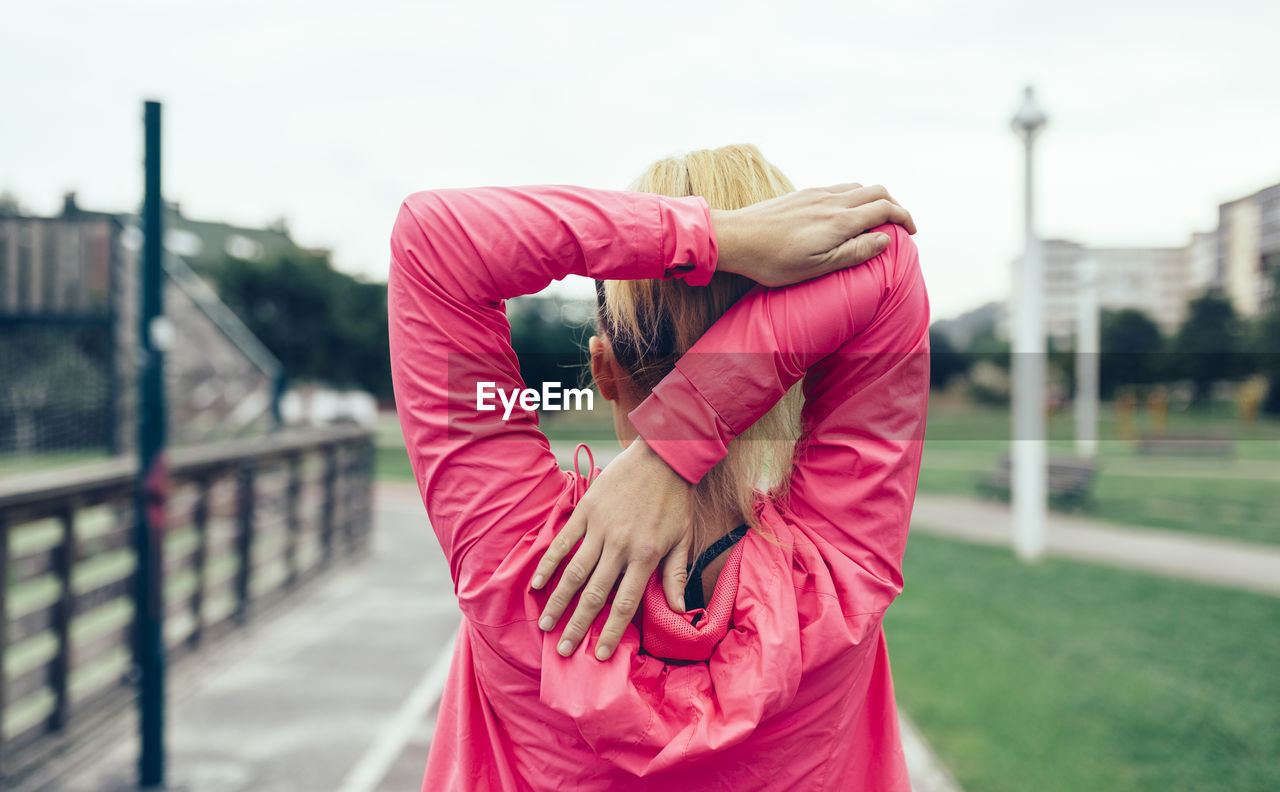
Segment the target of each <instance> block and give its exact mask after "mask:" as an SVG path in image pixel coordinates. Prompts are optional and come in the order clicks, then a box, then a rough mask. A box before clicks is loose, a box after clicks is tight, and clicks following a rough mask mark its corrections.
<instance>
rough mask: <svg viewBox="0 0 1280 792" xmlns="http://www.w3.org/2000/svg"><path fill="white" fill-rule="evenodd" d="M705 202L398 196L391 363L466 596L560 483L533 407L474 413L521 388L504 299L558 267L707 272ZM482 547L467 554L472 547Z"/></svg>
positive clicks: (698, 276)
mask: <svg viewBox="0 0 1280 792" xmlns="http://www.w3.org/2000/svg"><path fill="white" fill-rule="evenodd" d="M716 257H717V251H716V240H715V236H714V234H713V233H712V227H711V222H710V216H709V213H708V209H707V205H706V202H705V201H703V200H702V199H701V198H697V197H691V198H667V197H661V196H657V195H650V194H646V193H636V192H622V191H607V190H591V189H585V188H579V187H563V186H542V187H523V188H499V187H484V188H477V189H468V190H435V191H430V192H420V193H415V194H413V195H411V196H409V197H408V198H407V199H406V200H405V202H404V204H403V206H401V208H400V213H399V216H398V217H397V219H396V223H395V227H394V229H393V231H392V235H391V271H390V274H389V277H388V296H387V300H388V312H389V321H390V345H391V374H392V381H393V385H394V389H395V397H396V408H397V411H398V413H399V416H400V423H401V427H402V429H403V430H404V435H405V441H406V444H407V447H408V452H409V461H410V464H411V465H412V467H413V472H414V476H415V478H416V480H417V482H418V487H419V489H420V490H421V492H422V496H423V500H424V502H425V503H426V507H427V513H428V516H429V517H430V519H431V525H432V527H433V528H434V530H435V532H436V535H437V537H438V538H439V540H440V545H441V547H442V548H443V549H444V552H445V555H446V556H447V558H448V560H449V564H450V569H451V571H452V574H453V579H454V583H455V590H456V591H457V592H458V594H459V597H460V599H462V600H465V599H466V597H467V595H468V594H469V593H470V592H469V589H470V588H474V587H478V586H480V585H481V584H482V582H483V577H484V575H485V570H490V571H491V570H492V569H494V568H496V566H497V565H498V563H499V562H500V561H501V559H502V558H503V557H504V556H505V555H506V554H507V553H509V552H510V551H511V549H512V548H513V547H514V546H515V545H516V543H517V541H518V539H519V537H520V536H521V535H522V534H523V533H524V532H526V531H527V530H528V528H529V526H530V524H531V523H532V522H533V521H535V520H540V519H542V518H544V517H545V511H546V507H547V504H548V503H550V502H551V501H552V500H554V498H555V497H556V496H557V495H558V493H559V489H560V487H561V486H562V481H561V479H560V477H559V476H558V475H557V474H556V470H557V468H556V463H555V458H554V457H553V455H552V454H551V451H550V448H549V445H548V443H547V440H546V438H545V437H544V436H543V434H542V433H541V432H540V431H539V430H538V428H537V416H536V413H535V412H534V411H533V410H528V409H522V408H521V407H520V406H516V408H515V409H514V411H513V412H512V414H511V416H510V418H509V419H508V420H504V419H503V411H502V410H497V411H479V410H477V409H476V407H477V405H476V391H477V384H478V383H493V386H494V387H495V388H498V389H502V390H503V391H505V392H512V391H514V390H516V389H521V388H523V387H524V382H523V381H522V380H521V378H520V369H519V364H518V361H517V359H516V355H515V353H514V352H513V351H512V349H511V335H510V327H509V325H508V324H507V318H506V313H505V309H504V301H505V300H506V299H508V298H511V297H515V296H518V295H521V294H530V293H533V292H537V291H539V290H541V289H542V288H543V287H545V286H547V285H548V284H549V283H551V282H552V281H553V280H558V279H560V278H563V277H565V276H567V275H570V274H576V275H585V276H589V277H593V278H617V279H622V278H666V277H683V278H685V279H686V280H687V281H689V282H690V283H698V284H701V283H706V282H707V281H708V280H709V279H710V277H711V274H712V272H713V270H714V265H715V261H716ZM477 552H479V553H480V555H479V556H476V555H475V553H477Z"/></svg>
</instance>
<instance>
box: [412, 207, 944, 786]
mask: <svg viewBox="0 0 1280 792" xmlns="http://www.w3.org/2000/svg"><path fill="white" fill-rule="evenodd" d="M878 230H881V231H885V232H887V233H888V234H889V235H890V238H891V239H892V243H891V244H890V246H889V248H888V249H887V250H886V251H885V252H884V253H882V254H880V255H879V256H877V257H875V258H874V259H873V260H871V261H870V262H868V263H867V264H865V265H862V266H860V267H856V268H853V269H847V270H843V271H840V272H836V273H832V274H830V275H827V276H825V277H822V278H819V279H816V280H813V281H809V282H806V283H802V284H798V285H795V286H791V287H788V288H785V289H765V288H763V287H758V288H756V289H755V290H753V291H752V292H750V293H749V294H748V295H747V296H745V297H744V298H743V299H742V300H740V301H739V302H738V303H737V304H736V305H735V306H734V307H733V308H732V309H731V310H730V311H729V312H728V313H727V314H726V315H725V316H724V317H723V318H722V319H721V320H720V321H718V322H717V323H716V324H715V326H714V327H712V328H711V330H710V331H709V332H707V334H706V335H705V336H704V337H703V338H702V339H701V340H700V341H699V342H698V343H697V345H696V346H695V347H694V348H693V350H691V351H690V353H689V354H688V355H686V356H685V357H684V358H683V359H682V360H681V361H680V362H679V364H678V366H677V368H676V370H675V371H673V372H672V373H671V374H670V375H669V376H668V377H667V378H666V379H665V380H663V381H662V383H660V385H659V386H658V387H657V388H656V389H655V391H654V392H653V394H652V395H651V396H650V397H649V398H648V399H647V400H646V401H645V402H644V403H643V404H641V405H640V406H639V407H638V408H637V409H636V410H634V411H633V412H632V414H631V418H632V421H633V422H634V424H635V425H636V427H637V429H638V430H639V432H640V434H641V435H642V436H643V437H644V438H645V440H646V441H647V442H648V443H649V444H650V445H651V446H653V448H654V449H655V450H656V451H657V452H658V453H659V454H660V455H661V456H662V457H663V458H664V459H665V460H666V461H667V462H668V463H669V464H671V466H672V467H673V468H674V469H675V470H676V471H678V472H679V473H680V474H681V475H682V476H684V477H685V478H686V479H688V480H690V481H696V480H698V479H699V478H701V476H702V475H703V474H704V473H705V472H706V471H707V470H708V469H710V468H711V467H712V466H713V465H714V464H715V463H716V461H717V460H719V459H720V458H721V457H722V456H723V455H724V453H725V447H726V444H727V443H728V442H729V441H730V440H731V439H732V438H733V437H734V436H735V435H736V434H737V433H738V432H741V431H742V430H743V429H745V428H746V427H747V426H749V425H751V424H752V423H753V422H754V421H755V420H756V419H757V418H758V417H759V416H760V415H762V414H763V413H764V412H765V411H767V410H768V409H769V408H770V407H771V406H772V405H773V404H774V403H775V402H776V400H777V399H778V398H779V397H780V396H781V395H782V394H783V393H784V392H785V391H786V389H787V388H788V387H789V386H790V385H792V384H793V383H795V382H797V381H799V380H800V379H801V378H802V377H803V378H804V390H805V396H806V406H805V409H804V415H803V437H802V439H801V441H800V443H799V445H798V447H797V452H796V465H795V472H794V475H793V479H792V483H791V495H790V499H789V501H788V502H786V503H772V502H767V501H765V500H763V499H761V501H760V502H759V504H758V509H759V513H760V516H761V518H762V520H763V523H764V524H765V525H766V526H767V527H768V528H769V529H770V530H771V531H772V533H773V537H772V538H766V537H764V536H762V535H760V534H759V533H756V532H754V531H753V532H750V533H748V534H747V536H746V537H745V538H743V539H742V540H741V541H740V542H738V543H737V544H736V545H734V546H733V548H732V550H731V551H730V555H729V557H728V559H727V562H726V564H725V567H724V570H723V572H722V573H721V576H720V578H719V580H718V582H717V584H716V589H715V593H714V595H713V596H712V598H711V600H710V602H709V603H708V604H707V608H706V616H705V618H702V619H701V620H699V621H698V623H697V626H696V627H695V626H693V625H692V624H691V623H690V622H691V617H690V616H689V615H684V614H676V613H673V612H672V611H671V610H670V609H669V608H668V606H667V605H666V601H665V599H664V597H663V595H662V592H661V588H660V586H659V578H658V575H657V573H655V574H654V576H653V578H652V579H651V580H650V584H649V587H648V591H647V593H646V596H645V601H644V603H643V605H642V607H641V612H640V613H638V614H637V617H636V619H635V620H634V622H633V624H632V625H631V626H629V627H628V628H627V632H626V635H625V636H624V638H623V639H622V642H621V644H620V645H619V647H618V650H617V651H616V653H615V654H614V655H613V656H612V657H611V658H610V659H609V660H607V661H605V662H601V661H598V660H596V659H595V657H594V654H593V653H594V649H595V642H596V639H597V638H598V636H599V633H600V630H601V628H602V627H603V625H604V621H605V618H606V612H601V614H600V615H599V617H598V618H597V619H596V621H595V623H594V624H593V626H592V628H591V630H590V632H589V633H588V635H587V637H586V638H585V639H584V641H583V642H582V644H581V645H580V646H579V647H578V649H577V650H576V651H575V652H574V654H573V655H572V656H570V657H568V658H563V657H560V656H559V655H558V654H557V653H556V649H555V647H556V644H557V642H558V640H559V637H560V633H561V631H562V629H563V627H564V625H565V624H566V623H567V622H568V616H567V615H566V616H565V618H563V619H562V620H561V622H560V624H559V625H558V626H557V627H556V629H555V630H553V631H551V632H548V633H544V632H542V631H541V630H540V629H538V626H537V620H538V616H539V614H540V613H541V611H542V608H543V606H544V605H545V604H546V598H547V596H548V595H549V593H550V592H551V591H552V590H553V589H554V587H555V583H556V579H553V580H552V581H551V582H550V583H549V584H548V585H547V586H545V587H544V588H543V589H542V590H539V591H533V590H531V589H530V588H529V581H530V580H531V578H532V577H533V572H534V568H535V566H536V564H537V562H538V559H539V558H540V557H541V555H542V553H543V551H544V550H545V549H546V547H547V545H548V544H549V542H550V541H551V539H552V537H553V536H554V535H555V533H556V531H557V530H559V529H560V527H561V526H562V525H563V524H564V522H565V520H566V519H567V518H568V515H569V513H570V512H571V511H572V509H573V507H574V504H575V503H576V502H577V499H578V498H580V497H581V496H582V494H583V493H584V492H585V488H586V485H587V480H586V479H584V478H583V477H582V476H581V475H579V474H577V473H575V472H570V471H562V470H559V469H558V467H557V464H556V460H555V457H554V456H553V455H552V453H551V450H550V448H549V445H548V442H547V439H546V438H545V437H544V436H543V435H542V433H541V432H540V431H539V430H538V421H537V416H536V415H535V414H534V413H533V412H532V411H528V410H521V409H520V408H519V407H517V408H516V411H515V412H514V413H513V414H512V415H511V418H510V420H507V421H504V420H502V413H501V410H499V411H498V412H496V413H495V412H480V411H477V409H476V383H478V382H492V383H495V386H496V387H498V388H502V389H503V390H506V391H510V390H511V389H513V388H520V387H523V383H522V382H521V379H520V373H519V368H518V365H517V361H516V356H515V354H514V353H513V352H512V349H511V344H510V331H509V327H508V324H507V319H506V315H505V312H504V301H505V300H507V299H509V298H511V297H515V296H517V295H521V294H530V293H533V292H537V291H539V290H540V289H542V288H543V287H545V286H547V285H548V284H549V283H550V282H551V281H553V280H557V279H560V278H563V277H565V276H566V275H569V274H577V275H586V276H590V277H594V278H614V279H617V278H665V277H684V278H685V279H686V281H688V282H689V283H692V284H699V285H700V284H705V283H706V282H707V281H708V280H709V279H710V277H711V274H712V272H713V270H714V267H715V264H716V251H717V248H716V239H715V236H714V233H713V229H712V225H711V219H710V213H709V211H708V208H707V205H706V202H705V201H704V200H703V199H701V198H699V197H690V198H668V197H662V196H657V195H650V194H645V193H634V192H620V191H605V190H592V189H584V188H576V187H560V186H546V187H526V188H479V189H469V190H437V191H430V192H421V193H416V194H414V195H411V196H409V198H408V199H407V200H406V201H405V202H404V205H403V206H402V207H401V210H400V214H399V217H398V219H397V221H396V224H395V228H394V231H393V234H392V239H391V248H392V267H391V272H390V279H389V297H388V300H389V309H390V323H391V327H390V330H391V358H392V374H393V377H394V383H395V394H396V404H397V408H398V410H399V414H400V421H401V425H402V426H403V428H404V432H405V437H406V440H407V443H408V450H409V459H410V461H411V463H412V465H413V470H414V474H415V476H416V478H417V481H418V485H419V487H420V489H421V491H422V495H423V499H424V501H425V503H426V506H427V513H428V515H429V517H430V521H431V526H432V528H433V529H434V530H435V532H436V535H437V537H438V538H439V540H440V546H441V548H443V550H444V553H445V555H446V557H447V558H448V561H449V566H450V569H451V572H452V575H453V580H454V586H455V591H456V592H457V596H458V604H459V606H460V608H461V610H462V615H463V618H462V623H461V626H460V627H459V631H458V636H457V644H456V649H455V652H454V657H453V666H452V670H451V671H450V674H449V680H448V684H447V686H446V688H445V691H444V695H443V699H442V701H441V702H440V710H439V716H438V720H437V724H436V731H435V738H434V740H433V742H432V745H431V751H430V756H429V758H428V761H427V768H426V775H425V778H424V780H423V784H422V789H423V790H424V792H428V791H430V792H434V791H436V790H564V789H575V790H613V791H621V790H663V792H670V790H675V789H697V790H701V791H703V792H710V790H734V791H735V792H745V791H746V790H765V789H768V790H793V789H794V790H851V789H858V790H861V789H866V790H908V789H909V786H908V782H907V775H906V769H905V765H904V763H903V757H902V747H901V742H900V740H899V736H898V725H897V715H896V710H895V707H894V697H893V683H892V679H891V677H890V673H889V659H888V654H887V651H886V647H885V640H884V634H883V632H882V630H881V619H882V617H883V615H884V611H885V608H886V607H888V605H889V603H890V602H892V601H893V599H894V597H896V596H897V595H898V593H899V592H901V590H902V576H901V571H900V570H901V562H902V555H903V549H904V546H905V543H906V539H907V525H908V522H909V518H910V513H911V505H912V501H913V499H914V496H915V488H916V477H917V475H918V472H919V465H920V454H921V446H922V442H921V441H922V439H923V435H924V422H925V408H926V402H927V399H928V330H927V328H928V299H927V297H926V294H925V287H924V281H923V280H922V278H921V274H920V267H919V262H918V258H917V254H916V248H915V245H914V243H913V242H912V240H911V238H910V236H908V235H907V233H906V232H905V231H903V230H902V229H901V228H899V227H898V226H883V227H881V228H880V229H878ZM601 406H602V405H601ZM575 606H576V599H575V601H574V602H573V603H571V604H570V607H569V610H568V612H567V613H572V611H573V608H574V607H575ZM606 611H607V609H606Z"/></svg>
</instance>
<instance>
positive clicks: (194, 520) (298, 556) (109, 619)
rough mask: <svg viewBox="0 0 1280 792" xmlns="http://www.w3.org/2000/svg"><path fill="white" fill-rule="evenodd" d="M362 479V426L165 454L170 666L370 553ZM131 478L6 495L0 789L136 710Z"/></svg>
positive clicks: (81, 470) (24, 480) (51, 480)
mask: <svg viewBox="0 0 1280 792" xmlns="http://www.w3.org/2000/svg"><path fill="white" fill-rule="evenodd" d="M372 470H373V442H372V436H371V434H370V433H369V432H368V431H367V430H364V429H360V428H356V427H335V428H331V429H325V430H309V431H299V432H281V433H278V434H275V435H269V436H265V437H259V438H254V439H249V440H235V441H229V442H224V443H218V444H211V445H204V446H192V447H187V448H181V449H177V450H173V451H170V452H169V475H170V493H171V497H170V500H169V502H168V506H167V509H166V517H167V520H166V529H165V531H164V534H163V542H162V546H163V563H162V564H161V565H160V566H159V569H160V570H161V571H160V574H161V575H162V580H161V585H162V587H163V591H164V603H165V605H164V610H165V612H164V619H163V623H164V638H165V641H164V643H165V647H166V656H167V657H168V658H169V659H170V660H174V659H177V658H179V657H181V656H183V655H186V654H188V653H190V652H192V651H194V650H196V649H198V648H199V647H200V646H202V645H204V644H206V643H208V642H210V641H214V640H216V639H217V638H218V636H220V635H222V634H223V633H225V632H226V631H228V630H231V629H234V628H235V627H236V626H237V625H242V624H244V623H245V622H246V620H248V619H249V618H250V617H251V614H252V613H254V612H255V611H256V610H258V609H260V608H263V607H269V606H270V605H271V604H272V603H274V602H276V601H278V600H279V599H281V598H282V597H284V596H286V595H287V594H288V593H289V592H290V591H292V590H293V589H295V588H296V587H297V586H298V585H299V584H301V583H303V582H304V581H307V580H309V579H311V578H312V577H313V576H314V575H316V574H317V573H318V572H320V571H322V570H323V569H325V568H326V567H327V566H328V565H329V564H330V563H331V562H333V561H334V560H335V559H337V558H341V557H352V556H358V555H361V554H362V553H363V552H364V551H365V550H367V547H368V538H369V535H370V527H371V522H372ZM136 477H137V460H136V459H134V458H132V457H120V458H116V459H112V460H109V461H104V462H98V463H93V464H89V465H84V466H80V467H76V468H71V469H68V468H62V469H59V470H58V471H56V472H49V473H47V474H30V475H26V476H23V477H21V478H16V477H10V478H9V479H7V480H5V481H4V482H0V648H2V651H0V715H2V720H3V728H0V781H4V782H5V784H4V785H5V786H8V782H9V781H14V780H19V779H20V778H21V777H22V776H24V775H26V774H28V773H29V772H30V771H31V769H32V768H34V767H36V766H38V765H39V763H40V762H41V761H43V760H44V759H45V758H47V757H48V756H50V755H51V754H53V753H56V752H58V751H59V750H60V749H62V748H64V747H66V746H67V745H68V744H69V743H71V742H73V741H74V740H75V739H77V737H79V736H81V735H83V734H85V733H87V732H89V731H92V730H93V729H95V728H97V727H99V726H101V725H102V724H103V723H105V722H106V721H107V720H109V719H111V718H112V717H113V716H114V715H117V714H119V713H121V712H122V711H123V708H125V707H127V706H129V704H130V702H131V701H132V699H133V698H134V695H135V693H136V687H137V674H136V670H135V665H136V660H137V658H136V655H135V652H136V648H135V640H134V639H135V630H136V629H137V622H136V618H137V615H138V614H137V608H136V605H135V600H136V597H137V592H138V587H139V583H140V581H138V580H137V577H138V575H137V572H136V557H135V551H134V547H135V531H136V515H135V512H134V509H135V507H134V497H135V494H136V493H135V486H136Z"/></svg>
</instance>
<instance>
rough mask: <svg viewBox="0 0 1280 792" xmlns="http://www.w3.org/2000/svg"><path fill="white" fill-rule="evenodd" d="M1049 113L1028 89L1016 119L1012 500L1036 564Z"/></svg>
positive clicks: (1021, 544)
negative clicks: (1039, 171) (1019, 228)
mask: <svg viewBox="0 0 1280 792" xmlns="http://www.w3.org/2000/svg"><path fill="white" fill-rule="evenodd" d="M1047 120H1048V119H1046V118H1045V114H1044V112H1043V111H1042V110H1041V109H1040V107H1039V106H1038V105H1037V104H1036V100H1035V93H1034V91H1033V89H1032V88H1031V86H1027V89H1026V93H1025V94H1024V95H1023V99H1022V106H1021V107H1019V108H1018V112H1017V113H1016V114H1014V116H1013V122H1012V125H1013V131H1014V132H1015V133H1016V134H1017V135H1018V137H1019V138H1021V140H1022V143H1023V145H1024V146H1025V148H1026V187H1025V190H1026V202H1025V208H1026V215H1025V231H1026V246H1025V248H1024V250H1023V255H1022V259H1021V261H1020V262H1019V267H1018V270H1017V273H1016V275H1015V277H1014V284H1013V297H1014V299H1013V320H1014V332H1013V363H1012V365H1013V393H1012V398H1013V443H1012V446H1013V448H1012V460H1011V461H1012V467H1013V476H1012V477H1011V479H1010V484H1011V486H1010V495H1011V499H1012V501H1013V546H1014V550H1015V552H1017V554H1018V557H1020V558H1022V559H1023V560H1024V561H1034V560H1036V559H1038V558H1040V557H1041V556H1042V555H1044V545H1045V516H1046V512H1047V510H1048V492H1047V489H1048V473H1047V470H1046V461H1047V460H1046V449H1045V445H1046V441H1045V415H1044V411H1045V398H1044V394H1045V356H1046V350H1045V335H1044V262H1043V261H1042V259H1041V252H1040V240H1039V239H1038V238H1037V237H1036V230H1035V222H1034V214H1033V211H1032V204H1033V198H1034V196H1035V191H1034V189H1033V186H1034V185H1033V181H1032V161H1033V160H1032V150H1033V148H1034V146H1035V140H1036V137H1038V136H1039V134H1040V132H1041V131H1042V130H1043V129H1044V126H1045V122H1046V121H1047Z"/></svg>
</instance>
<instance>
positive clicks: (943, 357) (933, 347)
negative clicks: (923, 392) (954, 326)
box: [929, 327, 969, 388]
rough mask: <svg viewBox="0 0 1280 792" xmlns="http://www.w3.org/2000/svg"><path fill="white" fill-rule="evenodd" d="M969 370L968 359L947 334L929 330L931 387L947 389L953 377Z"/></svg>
mask: <svg viewBox="0 0 1280 792" xmlns="http://www.w3.org/2000/svg"><path fill="white" fill-rule="evenodd" d="M968 370H969V361H968V359H967V357H966V356H965V355H964V354H962V353H961V352H960V350H958V349H956V348H955V345H954V344H952V343H951V339H950V338H948V337H947V334H946V333H944V332H941V331H940V330H936V329H935V328H932V327H930V328H929V387H930V388H945V387H947V383H949V382H951V379H952V378H953V377H956V376H958V375H962V374H964V373H965V372H967V371H968Z"/></svg>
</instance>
